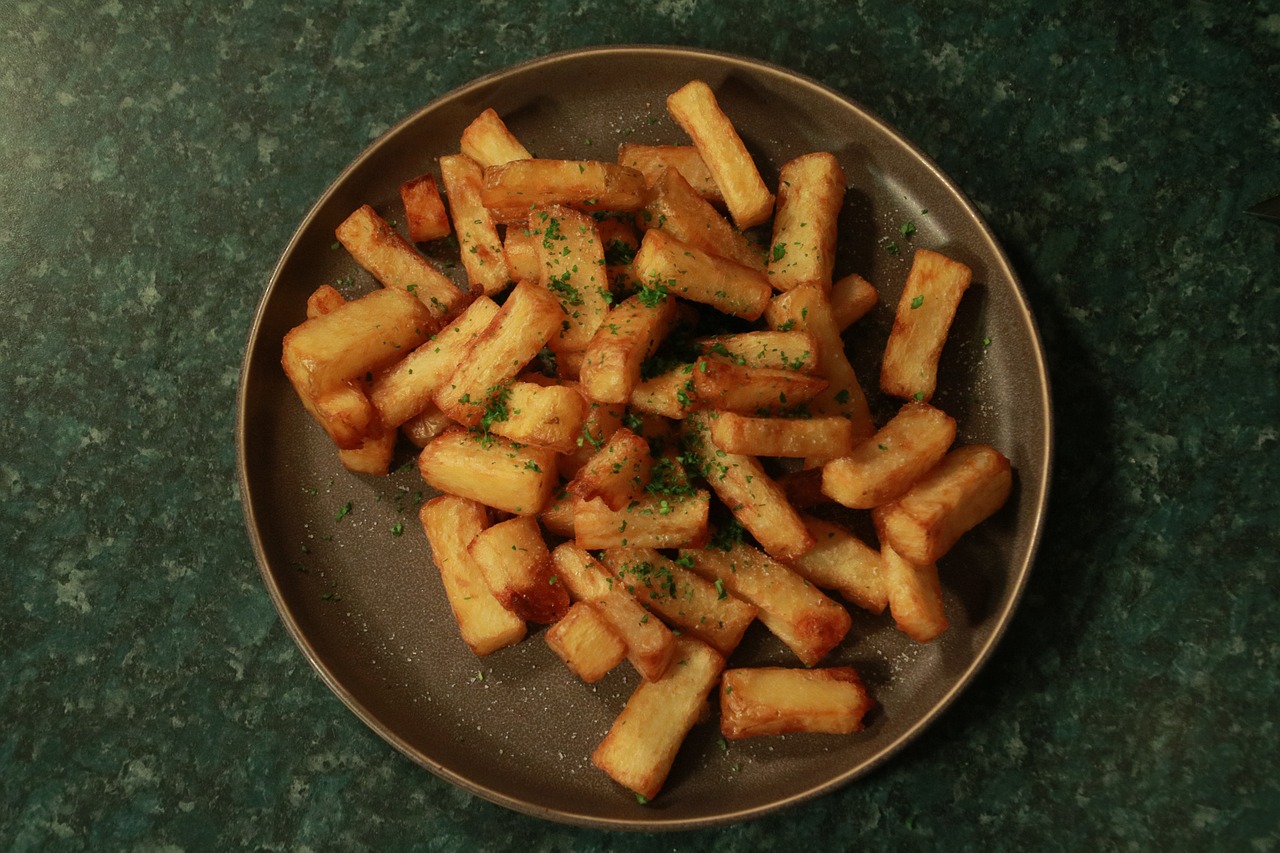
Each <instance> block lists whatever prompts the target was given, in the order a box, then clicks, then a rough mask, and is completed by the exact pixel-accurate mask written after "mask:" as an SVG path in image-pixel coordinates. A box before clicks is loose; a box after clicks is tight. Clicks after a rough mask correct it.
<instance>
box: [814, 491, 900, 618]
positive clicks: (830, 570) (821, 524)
mask: <svg viewBox="0 0 1280 853" xmlns="http://www.w3.org/2000/svg"><path fill="white" fill-rule="evenodd" d="M801 518H802V520H803V521H804V526H805V527H806V528H807V529H808V531H809V534H810V535H811V536H813V541H814V546H813V548H812V549H811V550H810V551H809V552H808V553H806V554H805V555H804V556H802V557H799V558H797V559H795V560H792V561H791V562H790V565H791V568H793V569H795V570H796V571H797V572H799V573H800V574H802V575H804V576H805V577H806V578H808V579H809V581H810V582H811V583H813V585H814V586H817V587H820V588H822V589H834V590H836V591H838V592H839V593H840V595H842V596H843V597H844V598H845V600H846V601H851V602H853V603H854V604H856V605H858V606H859V607H861V608H862V609H863V610H869V611H871V612H872V613H883V612H884V608H885V605H886V604H888V603H889V597H888V592H887V591H886V588H885V580H884V567H883V565H882V561H881V557H880V552H878V551H876V550H875V549H874V548H872V547H870V546H869V545H867V544H866V543H864V542H863V541H862V540H861V539H859V538H858V537H856V536H854V535H853V534H852V533H850V532H849V531H848V530H845V529H844V528H843V527H841V526H840V525H838V524H835V523H833V522H830V521H825V520H823V519H821V518H814V517H812V516H808V515H806V516H801Z"/></svg>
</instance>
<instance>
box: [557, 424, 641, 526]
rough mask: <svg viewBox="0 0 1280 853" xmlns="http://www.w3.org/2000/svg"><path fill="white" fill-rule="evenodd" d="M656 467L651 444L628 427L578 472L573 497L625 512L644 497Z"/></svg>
mask: <svg viewBox="0 0 1280 853" xmlns="http://www.w3.org/2000/svg"><path fill="white" fill-rule="evenodd" d="M652 464H653V459H652V457H651V456H650V455H649V443H648V442H647V441H645V440H644V439H643V438H641V437H640V436H638V435H636V434H635V433H633V432H632V431H631V430H629V429H626V428H625V427H624V428H622V429H620V430H618V431H617V432H615V433H614V434H613V435H612V436H610V437H609V441H608V443H607V444H605V446H604V447H603V448H601V449H600V452H599V453H597V454H596V455H595V456H592V457H591V459H589V460H588V461H587V464H586V465H583V466H582V467H581V468H580V469H578V473H577V475H576V476H575V477H574V478H573V482H571V483H569V493H570V494H572V495H575V496H576V497H578V498H580V499H582V500H584V501H590V500H595V499H597V498H598V499H600V500H602V501H604V504H605V506H607V507H609V509H611V510H615V511H617V510H621V509H625V508H626V506H627V505H628V504H629V503H631V502H632V501H633V500H639V499H640V498H641V497H642V496H643V494H644V487H645V486H647V485H648V484H649V469H650V467H651V465H652Z"/></svg>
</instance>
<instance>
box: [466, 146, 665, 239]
mask: <svg viewBox="0 0 1280 853" xmlns="http://www.w3.org/2000/svg"><path fill="white" fill-rule="evenodd" d="M645 196H646V187H645V183H644V175H642V174H640V173H639V172H637V171H636V170H635V169H628V168H627V167H626V166H619V165H618V164H617V163H604V162H601V161H599V160H549V159H536V160H513V161H511V162H510V163H506V164H504V165H501V166H488V167H486V168H485V170H484V188H483V189H482V190H481V198H482V199H483V200H484V206H485V207H487V208H489V210H490V212H491V213H492V215H493V218H494V221H496V222H501V223H505V224H512V223H521V224H523V223H524V222H526V221H527V220H528V218H529V213H530V211H531V210H532V209H533V208H535V207H544V206H550V205H566V206H569V207H574V208H577V209H579V210H584V211H588V212H589V211H593V210H617V211H633V210H639V209H640V208H642V207H644V203H645Z"/></svg>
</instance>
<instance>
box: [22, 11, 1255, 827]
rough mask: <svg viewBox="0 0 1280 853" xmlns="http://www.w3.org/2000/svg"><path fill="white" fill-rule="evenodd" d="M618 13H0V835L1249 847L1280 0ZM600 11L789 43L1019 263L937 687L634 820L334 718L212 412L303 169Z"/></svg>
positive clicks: (708, 42)
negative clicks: (952, 683)
mask: <svg viewBox="0 0 1280 853" xmlns="http://www.w3.org/2000/svg"><path fill="white" fill-rule="evenodd" d="M54 5H60V6H61V7H62V8H54V7H52V6H54ZM644 5H645V4H638V5H637V6H634V7H632V8H624V6H623V4H618V3H601V2H596V0H579V2H574V3H563V2H559V1H558V0H555V2H550V3H542V4H538V5H537V6H536V7H534V8H529V7H527V6H526V5H525V4H519V3H513V2H508V1H507V0H495V2H482V3H455V2H448V3H439V4H419V7H417V8H415V6H414V5H413V4H408V3H389V4H374V3H365V4H360V3H348V4H342V6H341V8H330V4H321V3H314V2H307V1H306V0H286V2H281V3H264V2H255V0H244V2H240V3H236V4H234V5H232V4H218V3H213V2H208V0H192V1H191V2H189V3H187V4H183V5H175V4H160V3H154V4H140V3H127V4H126V3H121V2H116V0H112V2H104V3H92V4H91V3H84V2H80V3H67V4H44V3H38V2H15V3H9V4H6V5H5V6H4V8H3V10H0V24H2V26H0V32H2V33H3V34H2V35H0V100H2V102H3V105H4V121H3V124H2V125H0V158H2V159H3V162H4V164H5V165H4V172H3V177H0V199H2V202H0V210H2V211H3V227H0V294H2V297H3V298H2V301H0V304H2V305H3V310H4V319H3V320H0V328H3V330H4V331H3V336H2V337H0V359H2V360H3V364H4V370H3V371H2V372H0V425H2V426H3V432H4V435H5V437H6V449H5V450H4V452H3V454H2V455H0V485H3V487H4V491H3V493H2V494H3V501H0V537H3V555H4V564H3V572H2V573H0V648H2V649H3V661H4V668H5V671H6V678H5V679H4V680H3V682H2V683H0V707H2V708H3V713H4V718H5V725H4V727H3V733H2V734H0V763H2V767H0V769H2V773H0V846H3V847H5V848H6V849H15V850H36V849H124V848H140V849H156V850H160V849H164V850H171V849H205V848H213V847H216V848H228V847H235V846H242V845H243V846H253V847H262V848H266V849H286V848H287V849H320V848H338V849H346V848H352V849H362V848H373V849H388V848H395V847H400V846H406V847H407V846H410V845H415V846H420V847H422V848H424V849H432V850H471V849H508V848H511V847H514V846H517V845H519V846H521V847H523V848H525V849H528V850H530V851H549V850H565V849H582V850H586V849H595V848H598V847H609V848H612V849H620V850H658V849H668V848H672V849H685V848H692V847H697V848H706V849H719V850H728V849H752V850H773V849H776V850H794V849H797V847H800V846H811V847H813V846H817V845H832V846H836V847H840V848H852V847H853V846H855V845H857V846H863V845H868V846H870V845H874V846H877V847H884V848H888V849H914V848H930V847H941V846H945V847H947V848H961V849H970V848H972V849H979V848H981V849H985V848H989V847H1012V848H1029V849H1053V848H1063V849H1083V848H1092V847H1095V846H1100V847H1103V848H1129V849H1160V848H1175V849H1176V848H1182V849H1192V848H1195V849H1257V850H1269V849H1274V848H1275V847H1276V846H1277V845H1280V781H1277V780H1280V761H1277V753H1278V750H1277V749H1276V735H1277V732H1276V726H1275V722H1274V719H1273V718H1272V717H1271V715H1272V714H1274V713H1275V711H1276V708H1277V707H1278V705H1280V703H1278V697H1280V651H1278V650H1280V645H1278V643H1280V601H1278V597H1277V583H1276V578H1275V571H1276V568H1277V562H1278V561H1277V553H1278V552H1280V535H1278V534H1277V532H1276V531H1277V528H1278V527H1280V498H1277V489H1276V483H1277V482H1278V481H1280V436H1278V434H1277V430H1278V429H1280V391H1278V389H1277V386H1278V384H1280V383H1278V377H1280V332H1278V329H1277V322H1278V321H1280V273H1278V266H1280V251H1278V248H1280V242H1277V236H1276V235H1277V229H1276V228H1275V227H1274V226H1270V225H1267V224H1264V223H1262V222H1259V221H1256V220H1254V219H1251V218H1249V217H1246V216H1244V215H1242V213H1241V211H1242V210H1243V209H1244V208H1246V207H1248V206H1249V205H1251V204H1254V203H1256V202H1259V201H1261V200H1263V199H1264V198H1267V197H1269V196H1273V195H1277V194H1280V3H1277V2H1275V0H1264V2H1255V3H1217V4H1211V3H1196V4H1191V5H1190V6H1189V7H1187V8H1182V9H1166V8H1165V7H1163V6H1160V5H1152V4H1148V3H1137V2H1132V0H1115V2H1109V3H1100V2H1084V3H1055V2H1043V0H1041V2H1031V3H1022V4H1008V8H1007V9H1006V10H1003V11H996V10H993V9H990V8H989V6H991V4H986V3H978V2H973V0H946V2H941V3H922V2H911V3H902V2H893V3H890V2H885V1H884V0H869V2H865V3H858V4H840V3H836V2H830V0H796V2H791V3H783V2H780V0H765V2H763V3H753V4H745V3H738V2H722V3H712V2H707V0H702V2H699V0H661V2H656V3H652V4H647V5H648V8H647V9H643V8H642V7H643V6H644ZM855 5H856V10H855V9H854V8H851V7H854V6H855ZM1174 5H1175V6H1183V5H1184V4H1174ZM628 42H631V43H655V44H686V45H692V46H701V47H709V48H714V49H718V50H723V51H728V52H734V53H740V54H744V55H747V56H752V57H756V58H759V59H764V60H769V61H772V62H775V63H777V64H780V65H784V66H787V67H790V68H792V69H794V70H796V71H799V72H802V73H804V74H807V75H809V76H812V77H814V78H816V79H818V80H820V81H822V82H824V83H826V84H827V85H829V86H832V87H834V88H836V89H838V90H840V91H841V92H843V93H845V94H847V95H849V96H851V97H853V98H855V99H857V100H858V101H860V102H862V103H863V104H865V105H866V106H867V107H868V108H869V109H871V110H872V111H873V112H875V113H877V114H879V115H880V116H882V117H883V118H885V119H886V120H888V121H889V122H890V123H892V124H893V125H895V126H896V127H897V128H899V129H900V130H901V131H902V132H903V133H904V134H905V135H906V136H907V137H908V138H910V139H912V140H913V141H914V142H915V143H917V144H918V145H919V146H920V147H921V148H922V149H923V150H924V151H925V152H927V153H928V154H929V155H930V156H931V157H933V158H934V159H935V160H936V161H937V162H938V164H939V165H940V166H941V167H942V169H943V170H944V171H946V172H947V173H948V174H950V175H951V176H952V177H953V178H954V179H955V180H956V182H957V183H958V184H959V185H960V186H961V187H962V188H963V189H964V191H965V192H966V193H968V194H969V196H970V197H971V198H972V199H973V200H974V202H975V203H976V205H977V206H978V208H979V209H980V210H981V211H982V212H983V214H984V216H986V217H987V219H988V221H989V223H990V224H991V226H992V228H993V229H994V231H995V232H996V234H997V235H998V237H999V238H1000V239H1001V240H1002V242H1003V244H1004V246H1005V249H1006V251H1007V252H1008V253H1009V255H1010V257H1011V258H1012V260H1013V263H1014V266H1015V267H1016V269H1017V271H1018V273H1019V275H1020V276H1021V278H1022V281H1023V284H1024V286H1025V289H1026V291H1027V294H1028V296H1029V299H1030V302H1031V305H1032V307H1033V309H1034V311H1035V313H1036V317H1037V320H1038V322H1039V325H1040V329H1041V332H1042V334H1043V337H1044V342H1045V345H1046V348H1047V352H1048V360H1049V365H1050V371H1051V375H1052V378H1053V395H1054V404H1055V407H1056V427H1057V457H1056V459H1057V461H1056V467H1055V472H1054V476H1055V480H1054V491H1053V496H1052V501H1051V510H1050V515H1049V520H1048V525H1047V530H1046V533H1045V537H1044V540H1043V544H1042V548H1041V551H1040V556H1039V559H1038V563H1037V566H1036V569H1035V571H1034V573H1033V575H1032V578H1031V582H1030V586H1029V588H1028V590H1027V593H1026V596H1025V599H1024V602H1023V604H1022V607H1021V609H1020V611H1019V613H1018V614H1017V616H1016V618H1015V620H1014V622H1013V624H1012V626H1011V628H1010V630H1009V632H1008V634H1007V635H1006V637H1005V639H1004V641H1003V643H1002V645H1001V647H1000V648H999V649H998V651H997V652H996V654H995V656H994V658H993V659H992V660H991V662H990V664H989V665H988V666H987V668H986V669H985V670H984V671H983V672H982V674H981V675H980V676H979V677H978V679H977V680H976V682H975V683H974V684H973V685H972V687H971V688H970V689H969V690H968V691H967V692H966V693H965V694H964V695H963V696H962V697H961V698H960V699H959V701H957V702H956V703H955V704H954V705H953V706H952V707H951V708H950V709H949V710H948V711H947V712H946V714H945V715H944V716H943V717H942V718H941V720H940V721H939V722H938V723H937V724H936V725H935V726H933V727H932V728H931V729H930V730H928V731H927V732H926V733H925V734H924V735H923V736H922V737H921V738H920V739H919V740H917V741H916V742H915V743H913V744H912V745H911V746H909V747H908V748H907V749H906V750H905V751H903V752H901V753H900V754H899V755H898V756H897V757H896V758H895V759H894V760H893V761H891V762H890V763H889V764H888V765H886V766H884V767H882V768H880V769H878V770H877V771H875V772H874V773H872V774H871V775H869V776H867V777H865V778H864V779H862V780H860V781H858V782H856V783H854V784H852V785H850V786H849V787H847V788H845V789H843V790H841V791H839V792H837V793H834V794H831V795H829V796H826V797H823V798H820V799H818V800H816V801H814V802H811V803H807V804H804V805H802V806H799V807H797V808H794V809H791V810H788V811H784V812H781V813H778V814H776V815H772V816H769V817H766V818H764V819H761V820H758V821H755V822H752V823H749V824H745V825H738V826H732V827H726V828H722V829H715V830H705V831H699V832H696V833H692V834H684V835H666V836H652V837H646V836H642V835H611V834H608V833H603V832H596V831H586V830H579V829H573V828H569V827H565V826H560V825H556V824H550V823H544V822H540V821H538V820H535V819H532V818H528V817H525V816H523V815H519V814H515V813H511V812H508V811H506V810H504V809H502V808H499V807H497V806H494V805H491V804H489V803H487V802H485V801H482V800H478V799H476V798H474V797H472V796H470V795H468V794H465V793H462V792H460V791H458V790H456V789H454V788H452V787H451V786H449V785H448V784H446V783H444V782H442V781H440V780H439V779H437V778H435V777H433V776H431V775H429V774H428V773H426V772H425V771H423V770H421V769H420V768H418V767H417V766H416V765H414V764H413V763H411V762H410V761H409V760H407V759H406V758H404V757H402V756H401V755H400V754H399V753H397V752H395V751H394V750H393V749H392V748H391V747H389V746H388V745H387V744H386V743H384V742H383V741H382V740H381V739H379V738H378V737H377V736H376V735H375V734H373V733H372V732H371V731H369V730H368V729H367V728H366V727H365V726H364V725H363V724H362V723H361V722H360V721H359V720H358V719H356V718H355V717H354V716H353V715H352V714H350V713H349V712H348V711H347V710H346V709H345V708H344V707H343V706H342V705H341V704H340V703H339V702H338V701H337V700H336V699H335V698H334V697H333V695H332V694H331V693H330V692H329V691H328V689H327V688H326V687H325V686H324V684H323V683H322V682H321V680H320V679H319V678H318V677H317V676H316V674H315V672H314V671H313V670H312V669H311V667H310V666H309V665H308V664H307V662H306V660H305V659H304V658H303V656H302V654H301V653H300V652H299V651H298V650H297V648H296V647H295V646H294V644H293V643H292V641H291V640H290V639H289V637H288V635H287V634H286V633H285V631H284V629H283V628H282V626H281V624H280V622H279V620H278V618H277V616H276V614H275V611H274V610H273V608H272V606H271V602H270V600H269V599H268V597H267V594H266V592H265V591H264V588H263V585H262V583H261V581H260V579H259V576H258V570H257V567H256V565H255V563H254V559H253V555H252V553H251V550H250V546H249V543H248V539H247V537H246V534H245V531H244V524H243V519H242V515H241V509H240V505H239V499H238V495H237V487H236V477H235V454H234V446H233V432H234V420H235V395H236V389H237V382H238V373H239V369H240V359H241V355H242V353H243V349H244V344H245V340H246V335H247V333H248V329H249V324H250V321H251V318H252V315H253V311H254V309H255V306H256V304H257V302H258V299H259V297H260V296H261V294H262V292H263V288H264V286H265V283H266V280H267V277H268V275H269V273H270V271H271V269H272V266H273V264H274V263H275V261H276V259H277V257H278V256H279V254H280V252H281V250H282V249H283V248H284V246H285V244H286V242H287V241H288V239H289V236H290V234H291V233H292V231H293V229H294V228H295V226H296V225H297V223H298V222H299V220H300V219H301V217H302V216H303V214H304V213H305V212H306V210H307V209H308V207H309V206H310V205H311V203H312V202H313V201H314V200H315V199H316V198H317V197H318V195H319V194H320V193H321V192H322V191H323V190H324V188H325V187H326V186H327V185H328V184H329V182H330V181H331V180H332V179H333V178H334V177H335V176H336V175H337V174H338V173H339V172H340V171H341V169H342V168H343V167H344V166H345V165H346V164H347V163H348V162H349V161H350V160H351V159H352V158H354V157H355V156H356V155H357V154H358V153H359V152H360V151H361V150H362V149H363V148H364V146H365V145H367V144H368V143H369V142H370V141H371V140H373V139H374V138H376V137H377V136H378V134H380V133H381V132H383V131H385V130H386V129H388V128H389V127H391V126H392V125H393V124H395V123H396V122H397V121H398V120H400V119H401V118H402V117H404V116H406V115H408V114H409V113H411V112H412V111H413V110H415V109H416V108H418V107H419V106H421V105H423V104H425V103H426V102H428V101H430V100H431V99H432V98H434V97H436V96H438V95H440V94H442V93H444V92H446V91H448V90H449V89H451V88H453V87H455V86H457V85H459V84H461V83H464V82H466V81H467V80H469V79H472V78H474V77H476V76H479V75H481V74H484V73H487V72H490V71H494V70H497V69H499V68H502V67H504V66H507V65H509V64H511V63H514V62H518V61H521V60H525V59H529V58H533V57H536V56H539V55H543V54H545V53H548V52H552V51H557V50H563V49H567V48H572V47H579V46H585V45H591V44H610V43H628Z"/></svg>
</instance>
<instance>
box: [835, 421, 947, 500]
mask: <svg viewBox="0 0 1280 853" xmlns="http://www.w3.org/2000/svg"><path fill="white" fill-rule="evenodd" d="M955 437H956V422H955V419H954V418H952V417H950V416H949V415H948V414H947V413H946V412H943V411H942V410H941V409H935V408H934V407H933V406H930V405H929V404H928V403H916V402H910V403H907V404H906V405H904V406H903V407H902V408H901V409H900V410H899V411H898V414H896V415H894V416H893V419H892V420H890V421H889V422H888V423H887V424H885V425H884V426H883V427H881V428H880V430H879V431H878V432H877V433H876V434H875V435H873V436H872V437H871V438H869V439H867V440H866V441H864V442H862V443H861V444H859V445H858V446H857V447H856V448H854V449H853V450H851V451H846V452H845V453H843V454H839V456H840V458H838V459H832V460H831V461H829V462H827V463H826V464H825V465H823V466H822V491H823V493H824V494H825V495H827V497H829V498H831V499H832V500H833V501H836V502H837V503H842V504H844V505H845V506H847V507H852V508H854V509H872V508H874V507H877V506H880V505H881V504H886V503H889V501H892V500H894V499H895V498H898V497H900V496H901V495H903V494H904V493H905V492H906V491H907V489H909V488H911V485H912V484H913V483H914V482H915V481H916V480H918V479H920V478H921V477H922V476H924V474H925V473H926V472H927V471H929V469H931V468H932V467H933V466H934V465H937V464H938V462H940V461H941V460H942V457H943V456H945V455H946V454H947V448H949V447H951V442H953V441H955ZM815 455H818V454H815Z"/></svg>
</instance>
